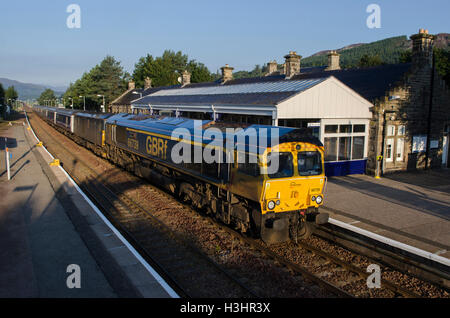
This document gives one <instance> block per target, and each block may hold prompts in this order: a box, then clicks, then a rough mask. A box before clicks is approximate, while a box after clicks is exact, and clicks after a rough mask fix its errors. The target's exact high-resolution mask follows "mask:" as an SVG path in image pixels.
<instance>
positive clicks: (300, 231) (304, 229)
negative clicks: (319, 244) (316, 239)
mask: <svg viewBox="0 0 450 318" xmlns="http://www.w3.org/2000/svg"><path fill="white" fill-rule="evenodd" d="M313 232H314V225H313V224H311V223H310V222H308V221H302V222H299V224H298V227H297V239H300V240H305V239H307V238H309V237H310V236H311V235H312V234H313Z"/></svg>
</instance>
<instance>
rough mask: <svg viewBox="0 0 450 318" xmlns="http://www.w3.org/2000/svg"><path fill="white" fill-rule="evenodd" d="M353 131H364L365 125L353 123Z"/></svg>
mask: <svg viewBox="0 0 450 318" xmlns="http://www.w3.org/2000/svg"><path fill="white" fill-rule="evenodd" d="M353 132H354V133H363V132H366V125H353Z"/></svg>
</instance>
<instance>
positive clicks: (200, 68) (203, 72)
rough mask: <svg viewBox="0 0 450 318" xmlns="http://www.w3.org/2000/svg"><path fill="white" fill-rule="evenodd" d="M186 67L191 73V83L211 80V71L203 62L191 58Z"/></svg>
mask: <svg viewBox="0 0 450 318" xmlns="http://www.w3.org/2000/svg"><path fill="white" fill-rule="evenodd" d="M186 68H187V70H188V71H189V72H190V73H191V82H192V83H202V82H211V81H212V80H213V76H212V74H211V72H210V71H209V70H208V68H207V67H206V66H205V65H204V64H203V63H199V62H196V61H195V60H191V61H189V63H188V65H187V67H186Z"/></svg>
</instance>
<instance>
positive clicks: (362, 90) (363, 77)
mask: <svg viewBox="0 0 450 318" xmlns="http://www.w3.org/2000/svg"><path fill="white" fill-rule="evenodd" d="M410 68H411V63H403V64H387V65H380V66H375V67H369V68H361V69H359V68H355V69H343V70H336V71H325V70H324V69H323V70H322V71H316V72H309V73H301V74H298V75H295V76H294V77H293V79H312V78H318V77H323V76H325V74H326V75H328V76H334V77H336V78H337V79H338V80H340V81H341V82H342V83H344V84H345V85H347V86H348V87H350V88H351V89H353V90H354V91H355V92H357V93H358V94H359V95H361V96H362V97H364V98H365V99H367V100H368V101H371V102H373V101H374V100H375V99H377V98H380V97H384V96H385V95H386V92H387V91H388V90H389V89H390V88H391V87H393V86H394V85H395V84H396V83H398V82H399V81H401V80H403V79H404V77H405V75H406V74H407V72H408V71H409V69H410Z"/></svg>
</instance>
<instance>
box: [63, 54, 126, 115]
mask: <svg viewBox="0 0 450 318" xmlns="http://www.w3.org/2000/svg"><path fill="white" fill-rule="evenodd" d="M129 78H130V74H128V73H127V72H125V71H124V70H123V67H122V66H121V65H120V62H119V61H117V60H116V59H115V58H114V57H112V56H109V55H108V56H106V57H105V58H104V59H103V60H102V61H101V62H100V64H98V65H96V66H94V67H93V68H92V69H91V70H90V71H89V72H85V73H83V75H82V76H81V78H80V79H78V80H76V81H75V83H70V85H69V88H68V89H67V90H66V92H65V93H64V95H63V97H64V99H66V100H67V101H68V104H69V103H70V104H71V103H72V101H73V105H74V108H79V109H83V106H84V101H86V109H87V110H96V111H98V110H100V105H102V103H103V97H102V96H98V95H103V96H105V104H106V105H108V104H109V103H110V102H112V101H113V100H114V99H115V98H117V97H118V96H119V95H121V94H122V93H123V92H124V91H125V90H126V89H127V81H128V80H129ZM80 96H83V97H80ZM69 98H72V99H71V100H70V99H69ZM69 100H70V101H69Z"/></svg>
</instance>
